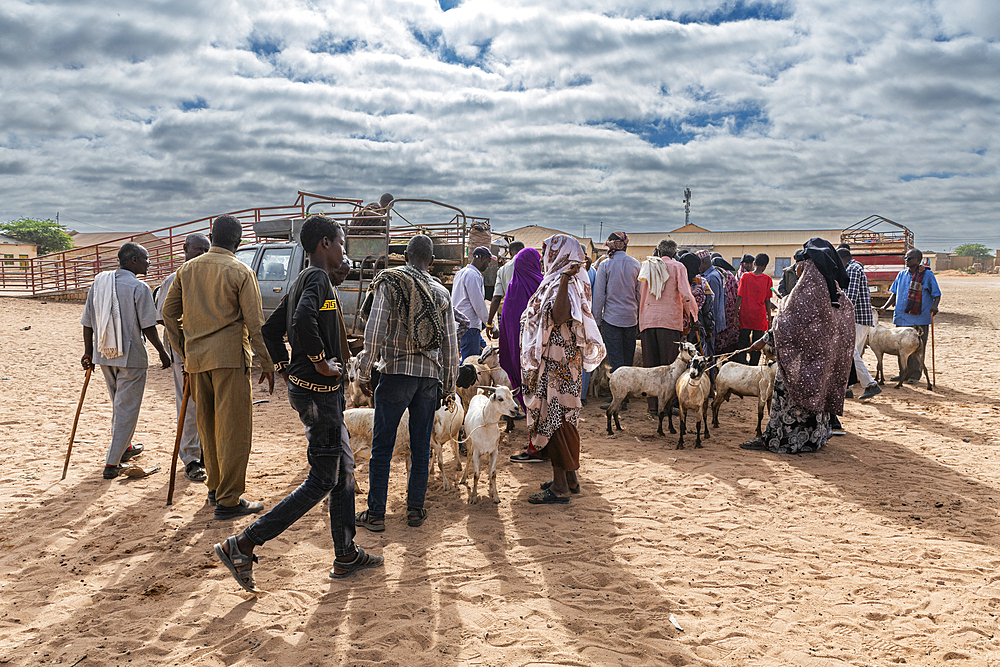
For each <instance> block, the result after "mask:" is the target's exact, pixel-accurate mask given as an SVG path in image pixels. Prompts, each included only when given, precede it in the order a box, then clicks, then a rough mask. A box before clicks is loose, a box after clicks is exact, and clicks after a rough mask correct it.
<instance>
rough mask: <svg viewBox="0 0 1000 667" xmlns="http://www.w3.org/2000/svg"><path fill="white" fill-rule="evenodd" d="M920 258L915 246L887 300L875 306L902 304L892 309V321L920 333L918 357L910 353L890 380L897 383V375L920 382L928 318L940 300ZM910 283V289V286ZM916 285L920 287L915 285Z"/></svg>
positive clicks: (910, 380)
mask: <svg viewBox="0 0 1000 667" xmlns="http://www.w3.org/2000/svg"><path fill="white" fill-rule="evenodd" d="M923 259H924V254H923V253H922V252H920V251H919V250H917V249H916V248H913V249H912V250H910V251H909V252H907V253H906V270H905V271H900V272H899V275H898V276H896V280H895V281H893V283H892V287H890V288H889V292H891V295H890V296H889V300H888V301H886V303H885V305H884V306H883V307H881V308H879V311H885V310H889V308H891V307H892V306H893V305H896V306H899V304H903V306H902V308H899V307H897V308H895V309H894V311H893V315H892V323H893V324H895V325H896V326H897V327H913V328H914V329H916V330H917V333H918V334H919V335H920V349H919V350H918V351H917V355H919V356H917V355H912V356H911V357H910V360H909V363H907V365H906V368H905V369H904V368H900V369H899V375H897V376H896V377H894V378H892V379H891V380H890V382H899V379H900V376H902V377H903V378H904V379H905V381H906V382H908V383H910V384H916V383H917V382H919V381H920V374H921V366H922V364H923V361H924V350H925V349H926V347H927V335H928V331H929V326H930V323H931V318H932V317H934V315H936V314H937V312H938V304H939V303H940V302H941V289H940V288H939V287H938V284H937V280H936V279H935V278H934V274H933V273H932V272H931V270H930V269H929V268H928V267H926V266H923V265H921V262H922V261H923ZM911 284H913V288H911V287H910V285H911ZM918 285H919V286H920V289H917V288H916V287H917V286H918ZM900 295H902V296H900Z"/></svg>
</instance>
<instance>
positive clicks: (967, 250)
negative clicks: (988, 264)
mask: <svg viewBox="0 0 1000 667" xmlns="http://www.w3.org/2000/svg"><path fill="white" fill-rule="evenodd" d="M955 254H956V255H958V256H959V257H971V258H972V259H973V260H975V261H977V262H981V261H983V260H984V259H989V258H991V257H993V251H992V250H991V249H989V248H987V247H986V246H984V245H983V244H982V243H963V244H962V245H960V246H958V247H957V248H955Z"/></svg>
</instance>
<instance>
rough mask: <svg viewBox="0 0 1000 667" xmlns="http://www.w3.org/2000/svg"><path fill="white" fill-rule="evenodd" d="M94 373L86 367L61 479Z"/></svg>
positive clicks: (71, 451)
mask: <svg viewBox="0 0 1000 667" xmlns="http://www.w3.org/2000/svg"><path fill="white" fill-rule="evenodd" d="M93 372H94V365H93V364H90V365H88V366H87V375H86V377H84V378H83V389H82V390H81V391H80V403H79V405H77V406H76V417H74V418H73V430H72V431H70V434H69V447H67V448H66V461H65V462H64V463H63V474H62V479H66V471H67V470H69V456H70V454H72V453H73V439H74V438H75V437H76V425H77V424H79V423H80V411H81V410H83V397H84V396H86V395H87V385H88V384H90V374H91V373H93Z"/></svg>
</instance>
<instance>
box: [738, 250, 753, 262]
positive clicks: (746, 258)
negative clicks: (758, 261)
mask: <svg viewBox="0 0 1000 667" xmlns="http://www.w3.org/2000/svg"><path fill="white" fill-rule="evenodd" d="M753 260H754V256H753V255H751V254H750V253H747V254H745V255H743V259H741V260H740V264H746V263H747V262H752V261H753Z"/></svg>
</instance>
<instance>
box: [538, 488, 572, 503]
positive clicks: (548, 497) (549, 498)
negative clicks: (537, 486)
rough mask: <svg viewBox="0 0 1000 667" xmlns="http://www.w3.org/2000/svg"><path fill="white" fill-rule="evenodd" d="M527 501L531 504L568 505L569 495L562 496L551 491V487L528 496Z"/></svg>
mask: <svg viewBox="0 0 1000 667" xmlns="http://www.w3.org/2000/svg"><path fill="white" fill-rule="evenodd" d="M528 502H529V503H531V504H532V505H568V504H569V496H567V497H565V498H562V497H560V496H557V495H556V494H554V493H552V489H545V490H544V491H542V492H541V493H534V494H532V495H530V496H528Z"/></svg>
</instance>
